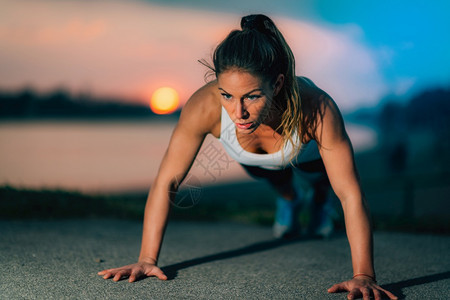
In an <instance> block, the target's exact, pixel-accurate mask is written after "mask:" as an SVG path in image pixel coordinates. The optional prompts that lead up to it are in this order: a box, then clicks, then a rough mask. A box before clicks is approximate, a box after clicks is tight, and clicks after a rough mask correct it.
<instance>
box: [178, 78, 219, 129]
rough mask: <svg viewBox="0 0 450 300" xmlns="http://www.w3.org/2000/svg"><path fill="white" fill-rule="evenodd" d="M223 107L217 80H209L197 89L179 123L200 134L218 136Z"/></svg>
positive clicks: (184, 108)
mask: <svg viewBox="0 0 450 300" xmlns="http://www.w3.org/2000/svg"><path fill="white" fill-rule="evenodd" d="M221 107H222V106H221V104H220V94H219V93H218V89H217V82H216V81H212V82H209V83H207V84H205V85H204V86H202V87H201V88H199V89H198V90H197V91H195V92H194V93H193V94H192V96H191V97H190V98H189V100H188V101H187V102H186V104H185V105H184V107H183V109H182V111H181V116H180V120H179V122H178V125H179V126H183V127H186V128H189V129H192V130H195V131H196V132H197V133H199V134H208V133H212V134H213V135H215V136H216V134H217V135H218V134H219V133H220V116H221ZM217 130H218V132H217Z"/></svg>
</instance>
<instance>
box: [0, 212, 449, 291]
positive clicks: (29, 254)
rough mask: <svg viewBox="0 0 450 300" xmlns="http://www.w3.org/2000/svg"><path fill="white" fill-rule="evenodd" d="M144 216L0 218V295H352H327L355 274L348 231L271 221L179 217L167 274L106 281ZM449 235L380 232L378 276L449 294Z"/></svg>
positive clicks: (166, 249)
mask: <svg viewBox="0 0 450 300" xmlns="http://www.w3.org/2000/svg"><path fill="white" fill-rule="evenodd" d="M140 239H141V223H140V222H135V221H124V220H63V221H0V270H1V271H0V299H346V295H345V293H341V294H328V293H327V288H329V287H330V286H331V285H332V284H334V283H337V282H340V281H343V280H346V279H348V278H350V277H351V275H352V271H351V261H350V252H349V246H348V242H347V239H346V237H345V235H344V234H343V233H337V234H335V235H334V236H332V237H331V238H330V239H327V240H317V239H306V238H303V239H302V238H300V239H294V240H289V241H277V240H274V239H272V236H271V229H270V228H268V227H261V226H256V225H245V224H235V223H206V222H171V223H170V224H169V226H168V228H167V234H166V237H165V240H164V243H163V248H162V252H161V256H160V261H159V266H160V267H162V268H163V270H164V271H165V272H166V274H167V275H168V276H169V280H168V281H160V280H158V279H156V278H146V279H143V280H140V281H138V282H135V283H128V281H126V280H122V281H119V282H113V281H112V280H104V279H102V278H101V277H100V276H98V275H97V272H98V271H100V270H103V269H106V268H112V267H119V266H122V265H125V264H129V263H133V262H135V261H136V258H137V256H138V254H139V247H140ZM449 250H450V237H449V236H437V235H423V234H422V235H415V234H405V233H387V232H376V233H375V264H376V269H377V276H378V282H379V284H380V285H382V286H383V287H385V288H386V289H388V290H390V291H391V292H393V293H394V294H396V295H397V296H399V298H400V299H403V298H405V299H450V251H449Z"/></svg>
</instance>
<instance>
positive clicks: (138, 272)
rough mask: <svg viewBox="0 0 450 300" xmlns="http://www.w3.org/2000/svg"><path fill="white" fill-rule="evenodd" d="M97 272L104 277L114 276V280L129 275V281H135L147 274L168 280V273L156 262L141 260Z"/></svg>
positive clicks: (147, 275)
mask: <svg viewBox="0 0 450 300" xmlns="http://www.w3.org/2000/svg"><path fill="white" fill-rule="evenodd" d="M97 274H98V275H100V276H103V278H104V279H109V278H111V277H112V278H113V280H114V281H119V280H120V279H122V278H127V277H128V281H129V282H133V281H136V280H138V279H139V278H142V277H145V276H146V277H150V276H155V277H158V278H159V279H161V280H167V276H166V274H164V272H163V271H162V270H161V269H160V268H158V267H157V266H156V264H154V263H149V262H144V261H139V262H137V263H135V264H132V265H128V266H123V267H121V268H115V269H107V270H103V271H100V272H98V273H97Z"/></svg>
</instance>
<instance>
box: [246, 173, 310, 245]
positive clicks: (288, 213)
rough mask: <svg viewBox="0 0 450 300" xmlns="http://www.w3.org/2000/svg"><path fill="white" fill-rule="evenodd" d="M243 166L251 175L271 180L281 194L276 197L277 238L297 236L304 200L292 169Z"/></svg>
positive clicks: (274, 230) (275, 223)
mask: <svg viewBox="0 0 450 300" xmlns="http://www.w3.org/2000/svg"><path fill="white" fill-rule="evenodd" d="M242 166H243V168H244V169H245V170H246V171H247V173H248V174H249V175H250V176H252V177H255V178H256V179H263V180H266V181H267V182H269V183H270V185H271V186H272V187H273V188H274V189H275V190H276V191H277V192H278V194H279V195H280V196H278V197H277V199H276V213H275V222H274V225H273V235H274V236H275V237H276V238H286V237H291V236H297V235H298V234H299V233H300V225H299V222H298V215H299V211H300V208H301V202H302V201H301V200H300V197H299V195H298V193H297V191H296V190H295V189H294V186H293V172H292V169H291V168H286V169H283V170H267V169H262V168H259V167H253V166H245V165H242Z"/></svg>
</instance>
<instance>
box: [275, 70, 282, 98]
mask: <svg viewBox="0 0 450 300" xmlns="http://www.w3.org/2000/svg"><path fill="white" fill-rule="evenodd" d="M283 84H284V75H283V74H279V75H278V77H277V81H275V85H274V87H273V96H276V95H278V93H279V92H280V91H281V88H282V87H283Z"/></svg>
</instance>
